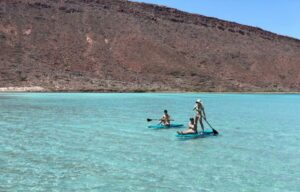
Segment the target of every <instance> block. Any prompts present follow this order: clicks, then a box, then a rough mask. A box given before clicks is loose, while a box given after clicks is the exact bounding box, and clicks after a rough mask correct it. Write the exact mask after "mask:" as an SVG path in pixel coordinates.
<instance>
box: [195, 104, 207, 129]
mask: <svg viewBox="0 0 300 192" xmlns="http://www.w3.org/2000/svg"><path fill="white" fill-rule="evenodd" d="M193 110H194V111H195V112H196V117H195V126H196V127H197V123H198V121H199V123H200V125H201V128H202V131H203V132H204V125H203V122H202V118H204V119H206V115H205V111H204V106H203V102H202V101H201V99H197V101H196V104H195V106H194V109H193Z"/></svg>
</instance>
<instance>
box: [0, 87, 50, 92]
mask: <svg viewBox="0 0 300 192" xmlns="http://www.w3.org/2000/svg"><path fill="white" fill-rule="evenodd" d="M35 91H36V92H43V91H46V90H45V89H44V88H43V87H39V86H33V87H0V92H35Z"/></svg>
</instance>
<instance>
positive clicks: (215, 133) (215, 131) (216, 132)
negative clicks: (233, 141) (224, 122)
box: [204, 119, 219, 135]
mask: <svg viewBox="0 0 300 192" xmlns="http://www.w3.org/2000/svg"><path fill="white" fill-rule="evenodd" d="M204 121H205V122H206V123H207V125H209V126H210V128H211V129H212V130H213V133H214V135H218V134H219V132H218V131H217V130H215V129H214V128H213V127H212V126H211V124H210V123H209V122H208V121H207V120H206V119H204Z"/></svg>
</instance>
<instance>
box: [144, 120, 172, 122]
mask: <svg viewBox="0 0 300 192" xmlns="http://www.w3.org/2000/svg"><path fill="white" fill-rule="evenodd" d="M147 121H148V122H150V121H160V119H147ZM170 121H174V119H170Z"/></svg>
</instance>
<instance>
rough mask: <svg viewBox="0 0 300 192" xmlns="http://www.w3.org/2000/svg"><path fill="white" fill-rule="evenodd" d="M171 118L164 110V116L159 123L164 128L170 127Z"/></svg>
mask: <svg viewBox="0 0 300 192" xmlns="http://www.w3.org/2000/svg"><path fill="white" fill-rule="evenodd" d="M170 121H171V117H170V115H169V114H168V111H167V110H164V115H163V116H162V117H161V119H160V123H161V124H163V125H165V126H170Z"/></svg>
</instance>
